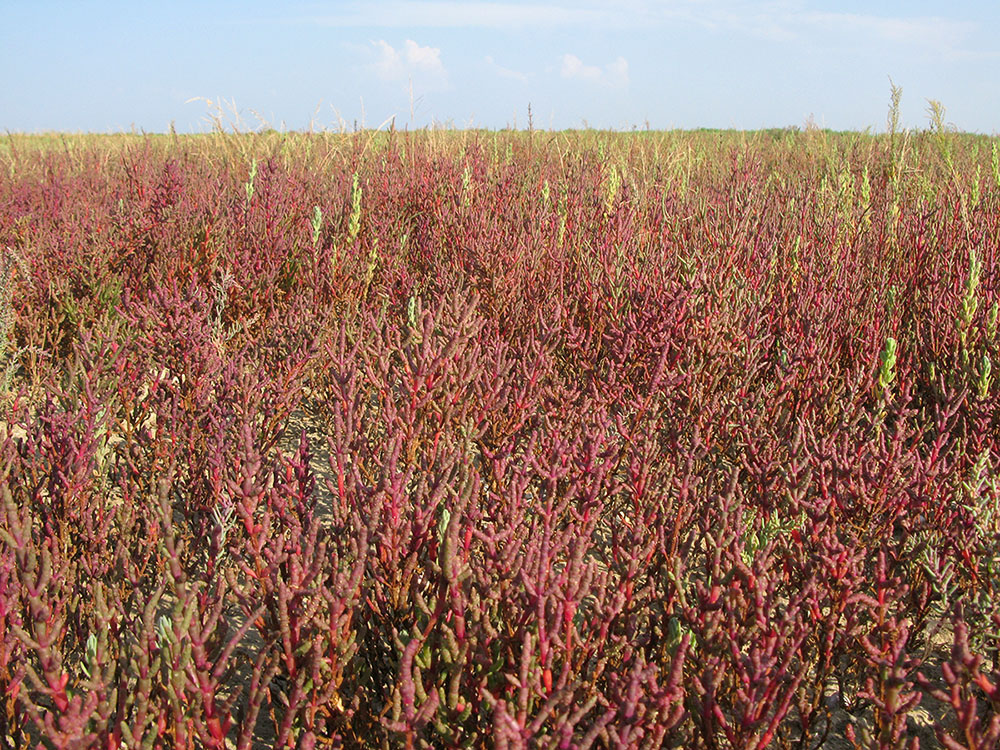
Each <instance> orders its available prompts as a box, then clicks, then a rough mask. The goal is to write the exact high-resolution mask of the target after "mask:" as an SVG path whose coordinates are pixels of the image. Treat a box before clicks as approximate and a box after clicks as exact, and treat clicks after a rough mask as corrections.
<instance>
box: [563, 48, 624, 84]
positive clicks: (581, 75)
mask: <svg viewBox="0 0 1000 750" xmlns="http://www.w3.org/2000/svg"><path fill="white" fill-rule="evenodd" d="M560 74H561V75H562V77H563V78H577V79H579V80H582V81H587V82H588V83H596V84H600V85H602V86H612V87H614V88H624V87H625V86H628V60H626V59H625V58H624V57H618V58H617V59H616V60H614V61H613V62H611V63H609V64H607V65H605V66H604V67H603V68H599V67H598V66H596V65H587V64H586V63H584V62H583V60H581V59H580V58H579V57H577V56H576V55H573V54H570V53H566V54H565V55H563V57H562V67H561V68H560Z"/></svg>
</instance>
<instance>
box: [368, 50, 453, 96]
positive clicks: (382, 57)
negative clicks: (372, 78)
mask: <svg viewBox="0 0 1000 750" xmlns="http://www.w3.org/2000/svg"><path fill="white" fill-rule="evenodd" d="M372 46H373V48H374V50H375V53H376V60H375V62H374V63H372V65H371V68H372V70H374V71H375V73H376V75H378V77H379V78H381V79H382V80H384V81H406V80H407V79H413V78H420V79H421V81H422V82H423V83H425V84H427V83H430V84H438V85H441V84H445V83H447V80H448V71H447V70H446V69H445V67H444V63H443V62H441V50H440V49H438V48H437V47H421V46H420V45H419V44H417V43H416V42H415V41H413V40H412V39H407V40H406V41H405V42H403V47H402V48H401V49H398V50H397V49H396V48H395V47H393V46H392V45H391V44H389V43H388V42H387V41H385V40H384V39H379V40H378V41H377V42H372Z"/></svg>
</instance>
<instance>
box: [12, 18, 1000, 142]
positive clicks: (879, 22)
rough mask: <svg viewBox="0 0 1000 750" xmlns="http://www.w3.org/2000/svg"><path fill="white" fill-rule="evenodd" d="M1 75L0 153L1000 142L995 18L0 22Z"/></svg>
mask: <svg viewBox="0 0 1000 750" xmlns="http://www.w3.org/2000/svg"><path fill="white" fill-rule="evenodd" d="M0 65H2V70H3V71H4V72H3V75H2V76H0V132H2V131H10V132H39V131H71V132H80V131H84V132H119V131H128V130H132V129H135V130H140V131H146V132H165V131H166V130H168V129H169V128H170V127H171V124H173V126H174V127H175V128H176V130H177V131H178V132H199V131H203V130H209V129H211V127H212V118H211V115H212V113H213V112H215V113H217V114H218V113H219V112H220V111H221V113H222V115H223V119H224V121H226V122H227V123H228V124H229V125H232V124H237V125H239V126H240V127H252V128H258V127H274V128H278V129H288V130H302V129H306V128H309V127H313V128H315V129H320V128H325V129H335V130H336V129H340V128H346V129H352V128H355V127H367V128H377V127H388V126H389V124H390V123H394V124H395V126H396V127H397V128H404V127H409V128H419V127H425V126H428V125H435V124H437V125H447V126H452V127H477V128H491V129H494V128H504V127H513V126H516V127H519V128H525V127H527V126H528V123H529V110H530V120H531V124H532V125H533V127H535V128H539V129H564V128H579V127H585V126H586V127H596V128H612V129H616V130H631V129H636V128H637V129H645V128H647V127H648V128H653V129H669V128H738V129H756V128H767V127H788V126H798V127H805V126H806V125H807V124H809V123H815V124H816V125H818V126H820V127H826V128H831V129H835V130H864V129H866V128H870V129H871V130H873V131H884V130H885V127H886V113H887V110H888V106H889V97H890V78H891V80H892V81H893V82H894V83H895V84H896V85H898V86H900V87H901V88H902V91H903V96H902V107H901V109H902V121H903V124H904V126H906V127H910V128H922V127H927V125H928V118H927V106H928V100H931V99H933V100H937V101H940V102H941V103H942V104H943V105H944V106H945V107H946V111H947V120H948V121H949V122H950V123H951V124H953V125H954V126H955V127H956V128H958V129H959V130H965V131H971V132H980V133H986V134H997V133H1000V2H997V0H976V1H974V0H950V2H928V1H927V0H887V1H885V2H877V1H875V0H869V1H867V2H865V1H863V0H840V1H839V2H838V1H834V0H605V1H603V2H598V1H597V0H590V1H584V2H573V3H570V2H561V1H560V0H548V1H547V2H541V3H534V2H519V1H518V0H504V1H502V2H501V1H497V2H473V1H472V0H408V1H405V2H404V1H403V0H367V1H362V0H358V1H353V0H347V1H345V2H295V1H294V0H292V1H290V2H275V1H274V0H271V2H263V1H261V0H243V1H242V2H235V1H221V0H220V1H216V0H200V1H199V2H191V1H189V0H173V1H172V2H160V3H154V2H142V1H140V0H132V1H131V2H116V1H115V0H106V1H104V2H96V1H93V0H75V1H74V2H68V1H67V2H50V1H48V0H31V1H28V0H17V1H16V2H15V1H14V0H0ZM219 108H221V110H220V109H219Z"/></svg>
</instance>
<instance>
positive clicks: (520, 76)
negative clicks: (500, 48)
mask: <svg viewBox="0 0 1000 750" xmlns="http://www.w3.org/2000/svg"><path fill="white" fill-rule="evenodd" d="M483 59H484V60H486V64H487V65H488V66H489V67H490V70H492V71H493V72H494V73H495V74H496V75H498V76H500V77H501V78H510V79H513V80H515V81H521V82H524V81H527V80H528V79H529V78H530V77H531V76H530V75H529V74H528V73H522V72H521V71H520V70H514V69H513V68H505V67H504V66H503V65H500V64H499V63H497V62H496V60H494V59H493V56H492V55H487V56H486V57H485V58H483Z"/></svg>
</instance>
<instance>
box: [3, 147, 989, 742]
mask: <svg viewBox="0 0 1000 750" xmlns="http://www.w3.org/2000/svg"><path fill="white" fill-rule="evenodd" d="M2 145H3V148H2V150H0V167H2V168H0V249H2V250H3V256H2V258H0V292H2V297H0V337H2V340H0V366H2V367H3V368H4V370H5V371H6V372H7V373H8V374H6V375H5V381H4V388H3V391H2V393H0V405H2V414H0V418H2V420H0V696H2V701H3V706H2V707H0V747H3V748H23V747H36V746H37V747H46V748H60V749H61V748H67V749H68V748H91V747H93V748H98V747H100V748H108V749H111V748H126V747H127V748H192V747H204V748H219V749H220V750H221V749H222V748H227V747H235V748H238V749H239V750H246V749H248V748H254V747H261V748H264V747H279V748H293V747H294V748H305V749H308V748H316V747H385V748H390V747H404V748H416V747H484V746H489V747H497V748H527V747H551V748H587V747H617V748H633V747H645V748H653V747H685V748H705V749H706V750H708V749H711V750H715V749H716V748H734V749H740V750H742V749H746V748H755V749H761V748H809V749H812V748H818V747H820V746H823V745H824V743H827V742H832V741H833V740H834V739H836V740H837V741H839V742H841V743H842V746H845V747H853V748H879V749H885V750H888V749H889V748H904V747H905V748H915V747H918V746H919V745H921V743H922V744H923V746H924V747H934V746H945V747H948V748H965V749H967V750H987V748H995V747H996V746H997V744H998V742H1000V484H998V480H997V470H998V466H1000V432H998V426H1000V423H998V417H1000V388H998V386H997V383H996V382H995V373H994V372H993V369H992V368H993V364H992V363H993V362H997V361H1000V351H998V348H1000V340H998V335H997V328H998V309H1000V265H998V264H1000V177H997V179H996V180H993V179H989V178H990V176H993V177H996V175H997V174H998V173H997V168H996V153H997V150H996V149H997V147H996V144H995V143H992V144H991V142H990V141H989V139H977V138H974V137H968V136H962V135H960V134H957V133H954V132H951V131H948V130H947V129H946V128H944V127H940V128H936V129H935V130H934V131H932V132H928V133H907V134H906V138H905V140H904V139H903V138H902V137H901V136H900V134H899V133H897V132H896V130H895V128H893V132H892V136H891V137H890V138H885V137H878V136H869V135H856V134H855V135H834V134H829V133H823V132H820V131H816V130H813V129H811V130H809V131H806V132H797V131H781V132H771V133H761V134H755V135H751V136H747V135H741V134H725V133H711V132H704V133H688V134H677V133H665V134H659V133H645V134H632V135H609V134H594V133H578V134H556V135H551V134H545V133H541V132H536V131H532V132H529V133H513V132H508V133H458V134H448V133H438V132H425V133H401V132H390V133H381V134H371V133H364V132H362V133H356V134H342V135H326V134H302V135H288V134H280V133H267V134H256V135H255V134H245V135H234V136H224V134H216V135H215V136H211V137H208V136H205V137H178V136H173V137H170V138H155V137H142V138H139V137H134V138H116V139H93V138H90V139H88V138H71V139H66V140H64V141H63V142H62V143H60V144H52V143H44V144H38V143H36V142H35V141H34V140H32V139H31V138H28V137H23V136H9V137H7V138H6V139H4V142H3V143H2ZM983 175H986V177H984V176H983Z"/></svg>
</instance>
